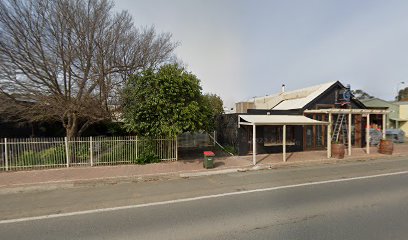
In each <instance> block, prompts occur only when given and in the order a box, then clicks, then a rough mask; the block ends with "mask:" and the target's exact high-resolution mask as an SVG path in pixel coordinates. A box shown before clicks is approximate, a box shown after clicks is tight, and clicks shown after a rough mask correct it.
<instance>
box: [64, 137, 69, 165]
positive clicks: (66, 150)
mask: <svg viewBox="0 0 408 240" xmlns="http://www.w3.org/2000/svg"><path fill="white" fill-rule="evenodd" d="M65 153H66V157H67V168H68V167H69V147H68V138H67V137H65Z"/></svg>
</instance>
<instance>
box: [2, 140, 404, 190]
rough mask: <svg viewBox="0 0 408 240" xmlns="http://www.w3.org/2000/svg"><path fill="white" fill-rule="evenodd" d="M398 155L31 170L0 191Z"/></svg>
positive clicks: (400, 152) (400, 151)
mask: <svg viewBox="0 0 408 240" xmlns="http://www.w3.org/2000/svg"><path fill="white" fill-rule="evenodd" d="M397 156H408V144H395V145H394V154H393V155H391V156H390V155H383V154H379V153H378V152H377V148H376V147H372V148H371V154H369V155H367V154H365V149H360V148H358V149H357V148H356V149H353V151H352V156H347V155H346V157H345V158H344V159H342V160H338V159H327V157H326V151H307V152H296V153H289V154H288V158H287V162H286V163H284V162H282V154H279V153H278V154H260V155H257V161H258V164H257V166H255V167H254V166H252V156H232V157H218V158H216V160H215V168H214V169H208V170H207V169H204V168H203V166H202V160H181V161H177V162H162V163H155V164H148V165H120V166H100V167H72V168H60V169H49V170H32V171H17V172H1V173H0V189H5V188H24V187H30V186H40V185H62V184H70V185H71V186H72V185H74V184H81V183H89V182H95V183H98V182H102V181H111V182H119V181H125V180H127V181H129V180H132V181H146V180H147V181H148V180H154V179H160V178H175V177H190V176H200V175H213V174H222V173H230V172H234V171H235V172H236V171H246V170H258V169H267V168H276V167H279V166H288V165H289V166H290V165H302V164H313V163H336V162H342V161H355V160H369V159H378V158H388V157H397Z"/></svg>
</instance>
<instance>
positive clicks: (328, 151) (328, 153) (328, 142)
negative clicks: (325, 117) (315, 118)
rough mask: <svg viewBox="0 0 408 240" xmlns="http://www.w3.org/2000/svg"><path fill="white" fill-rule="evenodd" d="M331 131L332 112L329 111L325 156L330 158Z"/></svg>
mask: <svg viewBox="0 0 408 240" xmlns="http://www.w3.org/2000/svg"><path fill="white" fill-rule="evenodd" d="M331 132H332V114H331V113H329V125H327V158H331V138H332V137H331Z"/></svg>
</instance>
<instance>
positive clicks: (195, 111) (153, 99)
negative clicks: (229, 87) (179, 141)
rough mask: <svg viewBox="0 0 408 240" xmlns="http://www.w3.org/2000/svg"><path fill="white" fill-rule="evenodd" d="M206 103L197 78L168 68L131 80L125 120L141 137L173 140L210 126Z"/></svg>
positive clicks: (181, 69) (125, 106)
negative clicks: (165, 137) (166, 137)
mask: <svg viewBox="0 0 408 240" xmlns="http://www.w3.org/2000/svg"><path fill="white" fill-rule="evenodd" d="M207 101H208V102H209V99H207V97H205V98H204V97H203V96H202V94H201V86H200V80H199V79H198V78H197V77H196V76H195V75H194V74H192V73H190V72H187V71H186V70H185V69H184V68H182V67H180V66H179V65H177V64H168V65H164V66H162V67H161V68H159V69H158V70H153V69H148V70H144V71H141V72H140V73H137V74H135V75H133V76H131V77H130V78H129V81H128V83H127V86H126V87H125V91H124V102H123V110H124V111H123V117H124V121H125V124H126V127H127V129H128V130H130V131H134V132H136V133H137V134H139V135H142V136H147V137H155V136H169V137H173V136H177V135H178V134H180V133H183V132H187V131H197V130H202V129H205V128H206V126H208V125H209V124H208V123H206V119H207V117H208V115H207V114H209V112H210V110H209V109H210V108H209V106H210V104H207V105H205V104H204V102H207ZM204 105H205V107H204Z"/></svg>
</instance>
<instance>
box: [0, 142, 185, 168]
mask: <svg viewBox="0 0 408 240" xmlns="http://www.w3.org/2000/svg"><path fill="white" fill-rule="evenodd" d="M146 154H151V155H153V156H154V157H156V158H158V159H159V160H161V161H176V160H177V138H174V139H153V140H152V139H150V140H149V139H145V138H139V139H138V137H136V136H126V137H80V138H71V139H68V138H13V139H7V138H4V139H1V140H0V171H2V170H3V171H4V170H5V171H8V170H24V169H33V168H35V169H41V168H58V167H71V166H83V165H88V166H95V165H118V164H132V163H138V160H139V158H140V157H142V156H143V155H146Z"/></svg>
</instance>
